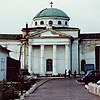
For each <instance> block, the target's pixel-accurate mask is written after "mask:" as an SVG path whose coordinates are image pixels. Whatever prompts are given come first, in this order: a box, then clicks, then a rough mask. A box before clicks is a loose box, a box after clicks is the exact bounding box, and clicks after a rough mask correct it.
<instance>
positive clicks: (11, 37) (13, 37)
mask: <svg viewBox="0 0 100 100" xmlns="http://www.w3.org/2000/svg"><path fill="white" fill-rule="evenodd" d="M21 37H22V34H0V39H7V40H20V38H21Z"/></svg>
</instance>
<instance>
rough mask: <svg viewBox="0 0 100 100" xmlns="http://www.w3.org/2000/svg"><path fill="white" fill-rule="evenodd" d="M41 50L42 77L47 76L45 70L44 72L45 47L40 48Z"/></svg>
mask: <svg viewBox="0 0 100 100" xmlns="http://www.w3.org/2000/svg"><path fill="white" fill-rule="evenodd" d="M40 50H41V58H40V74H41V75H42V76H44V75H45V70H44V45H41V46H40Z"/></svg>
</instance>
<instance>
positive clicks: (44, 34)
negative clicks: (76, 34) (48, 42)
mask: <svg viewBox="0 0 100 100" xmlns="http://www.w3.org/2000/svg"><path fill="white" fill-rule="evenodd" d="M31 37H33V38H72V36H71V35H67V34H65V33H62V32H59V31H55V30H44V31H40V32H36V33H34V34H33V35H32V34H31Z"/></svg>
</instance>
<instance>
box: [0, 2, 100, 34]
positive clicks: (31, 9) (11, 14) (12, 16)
mask: <svg viewBox="0 0 100 100" xmlns="http://www.w3.org/2000/svg"><path fill="white" fill-rule="evenodd" d="M50 2H51V0H0V33H10V32H11V33H18V32H21V28H23V27H25V23H26V22H28V23H29V25H31V22H32V19H33V17H34V16H35V15H36V14H37V13H38V12H39V11H41V10H42V9H44V8H48V7H50V4H49V3H50ZM52 2H53V3H54V4H53V7H55V8H58V9H61V10H63V11H64V12H65V13H66V14H67V15H68V16H69V17H70V22H69V25H70V26H71V27H78V28H80V29H81V33H82V32H100V0H52Z"/></svg>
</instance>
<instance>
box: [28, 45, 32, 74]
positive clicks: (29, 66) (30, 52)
mask: <svg viewBox="0 0 100 100" xmlns="http://www.w3.org/2000/svg"><path fill="white" fill-rule="evenodd" d="M28 72H29V73H30V74H32V46H31V45H29V48H28Z"/></svg>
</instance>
